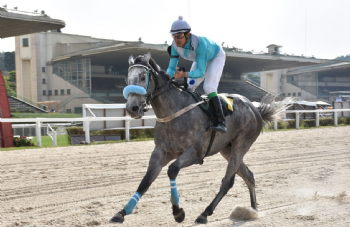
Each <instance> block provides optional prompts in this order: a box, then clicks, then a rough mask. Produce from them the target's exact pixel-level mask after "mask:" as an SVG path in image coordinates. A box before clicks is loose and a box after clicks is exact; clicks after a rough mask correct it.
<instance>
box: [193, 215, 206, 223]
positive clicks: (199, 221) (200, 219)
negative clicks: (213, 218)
mask: <svg viewBox="0 0 350 227" xmlns="http://www.w3.org/2000/svg"><path fill="white" fill-rule="evenodd" d="M195 223H196V224H207V223H208V220H207V217H206V216H204V215H203V214H201V215H199V216H198V218H197V219H196V221H195Z"/></svg>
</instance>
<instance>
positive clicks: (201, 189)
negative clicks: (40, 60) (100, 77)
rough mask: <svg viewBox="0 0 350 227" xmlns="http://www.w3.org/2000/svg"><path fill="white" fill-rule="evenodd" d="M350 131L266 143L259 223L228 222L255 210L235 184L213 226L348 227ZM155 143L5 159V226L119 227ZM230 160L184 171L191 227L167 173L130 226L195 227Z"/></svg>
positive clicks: (255, 165) (260, 145)
mask: <svg viewBox="0 0 350 227" xmlns="http://www.w3.org/2000/svg"><path fill="white" fill-rule="evenodd" d="M349 138H350V127H337V128H323V129H307V130H293V131H278V132H269V133H264V134H262V135H261V136H260V137H259V138H258V140H257V142H256V143H255V144H254V145H253V147H252V148H251V150H250V151H249V152H248V154H247V155H246V156H245V163H246V164H247V165H248V166H249V168H250V169H251V171H252V172H253V173H254V175H255V180H256V184H257V192H256V194H257V201H258V207H259V215H260V218H259V219H258V220H254V221H237V220H234V221H232V220H230V219H229V216H230V213H231V211H232V210H233V208H234V207H235V206H237V205H239V206H246V207H249V205H250V200H249V192H248V189H247V187H246V186H245V184H244V182H243V180H242V179H241V178H239V177H236V182H235V185H234V186H233V188H232V189H231V190H230V191H229V193H228V194H227V195H226V196H225V197H224V199H223V200H222V201H221V203H220V204H219V205H218V207H217V209H216V210H215V212H214V214H213V215H212V216H210V217H209V218H208V221H209V223H208V225H207V226H242V225H243V226H350V198H349V197H350V139H349ZM153 147H154V143H153V141H150V142H132V143H120V144H108V145H93V146H86V147H83V146H78V147H68V148H50V149H35V150H21V151H6V152H1V201H2V203H1V210H0V215H1V223H0V225H1V226H114V225H113V224H109V223H108V221H109V219H110V218H111V217H112V216H113V215H114V214H115V213H116V212H117V211H119V210H120V208H122V207H123V206H124V205H125V204H126V203H127V202H128V200H129V199H130V197H131V196H132V194H133V193H134V191H135V190H136V189H137V186H138V184H139V182H140V181H141V179H142V177H143V175H144V173H145V171H146V168H147V164H148V159H149V156H150V153H151V151H152V149H153ZM225 168H226V161H225V160H224V158H223V157H222V156H221V155H220V154H218V155H216V156H214V157H209V158H207V159H205V162H204V165H202V166H199V165H196V166H192V167H189V168H187V169H184V170H182V171H181V172H180V174H179V176H178V178H177V183H178V189H179V195H180V205H181V206H182V207H183V208H184V210H185V212H186V218H185V221H184V222H183V223H181V224H177V223H176V222H175V221H174V219H173V216H172V214H171V212H172V210H171V203H170V192H169V191H170V188H169V180H168V177H167V175H166V170H167V168H164V169H163V171H162V173H161V174H160V176H159V177H158V179H157V180H156V181H155V182H154V183H153V185H152V186H151V188H150V190H149V191H148V192H147V193H146V194H145V195H144V196H143V197H142V199H141V201H140V202H139V203H138V205H137V207H136V209H135V210H134V214H132V215H129V216H127V217H126V220H125V222H124V224H123V226H125V227H127V226H132V227H135V226H142V227H144V226H194V225H195V224H194V220H195V219H196V217H197V216H198V215H199V214H200V213H201V212H202V211H203V210H204V209H205V207H206V206H207V205H209V203H210V202H211V200H212V199H213V198H214V196H215V194H216V193H217V192H218V190H219V187H220V182H221V179H222V177H223V176H224V172H225Z"/></svg>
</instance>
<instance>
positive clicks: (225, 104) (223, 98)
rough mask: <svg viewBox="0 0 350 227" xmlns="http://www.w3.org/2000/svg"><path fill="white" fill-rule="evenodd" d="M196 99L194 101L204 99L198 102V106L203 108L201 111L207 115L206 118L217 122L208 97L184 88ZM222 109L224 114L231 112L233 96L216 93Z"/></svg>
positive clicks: (230, 113) (214, 122)
mask: <svg viewBox="0 0 350 227" xmlns="http://www.w3.org/2000/svg"><path fill="white" fill-rule="evenodd" d="M184 91H186V92H187V93H189V94H190V95H192V97H193V98H194V99H195V100H196V102H200V101H204V103H202V104H200V105H199V107H200V108H201V109H202V110H203V112H204V113H205V114H206V115H207V116H208V119H209V120H210V121H211V122H212V123H213V124H214V125H217V124H218V120H217V118H216V115H215V113H214V107H213V106H212V104H211V102H209V99H208V97H207V96H206V95H201V94H199V93H196V92H190V91H188V90H184ZM218 96H219V99H220V102H221V106H222V111H223V113H224V116H225V117H226V116H227V115H232V113H233V108H234V107H233V97H231V96H229V95H226V94H218Z"/></svg>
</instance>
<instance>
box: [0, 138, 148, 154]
mask: <svg viewBox="0 0 350 227" xmlns="http://www.w3.org/2000/svg"><path fill="white" fill-rule="evenodd" d="M150 140H153V138H145V139H133V140H130V142H141V141H150ZM32 141H33V142H34V144H35V146H33V147H9V148H1V151H13V150H26V149H41V148H48V147H54V146H52V139H51V137H49V136H42V137H41V145H42V146H41V147H37V146H36V145H37V142H36V137H35V136H34V137H33V140H32ZM124 142H126V141H125V140H117V141H103V142H96V143H92V145H99V144H111V143H124ZM89 145H90V144H87V145H86V144H78V145H74V146H89ZM66 146H73V145H70V143H69V142H68V140H67V135H58V136H57V147H66Z"/></svg>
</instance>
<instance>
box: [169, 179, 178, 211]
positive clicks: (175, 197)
mask: <svg viewBox="0 0 350 227" xmlns="http://www.w3.org/2000/svg"><path fill="white" fill-rule="evenodd" d="M170 192H171V197H170V201H171V203H172V204H173V205H176V206H178V205H179V201H180V198H179V195H178V194H177V187H176V179H174V180H170Z"/></svg>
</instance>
